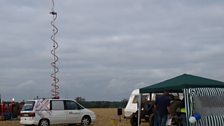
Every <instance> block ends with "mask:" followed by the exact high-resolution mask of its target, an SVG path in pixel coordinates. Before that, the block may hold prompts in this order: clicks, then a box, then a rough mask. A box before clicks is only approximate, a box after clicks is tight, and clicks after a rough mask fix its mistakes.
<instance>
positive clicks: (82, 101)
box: [75, 96, 86, 103]
mask: <svg viewBox="0 0 224 126" xmlns="http://www.w3.org/2000/svg"><path fill="white" fill-rule="evenodd" d="M75 100H76V101H77V102H79V103H84V102H85V101H86V99H85V98H83V97H80V96H78V97H76V98H75Z"/></svg>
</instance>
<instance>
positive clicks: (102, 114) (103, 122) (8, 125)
mask: <svg viewBox="0 0 224 126" xmlns="http://www.w3.org/2000/svg"><path fill="white" fill-rule="evenodd" d="M91 110H92V111H94V112H95V113H96V116H97V119H96V123H95V124H94V126H131V124H130V120H129V119H124V118H123V117H122V118H121V122H120V123H119V121H118V119H119V118H118V117H117V116H116V115H117V109H91ZM112 119H117V120H115V121H113V120H112ZM116 123H117V124H116ZM0 126H21V125H20V124H19V121H18V120H14V121H0ZM56 126H64V125H56ZM141 126H149V124H148V122H142V123H141Z"/></svg>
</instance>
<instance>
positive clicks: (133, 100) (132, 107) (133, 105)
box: [124, 89, 150, 118]
mask: <svg viewBox="0 0 224 126" xmlns="http://www.w3.org/2000/svg"><path fill="white" fill-rule="evenodd" d="M139 94H140V93H139V89H135V90H133V91H132V93H131V95H130V98H129V100H128V103H127V105H126V107H125V109H124V117H125V118H130V117H131V115H132V114H133V113H135V112H136V111H137V103H138V98H139ZM142 99H147V100H148V101H149V100H150V94H149V93H145V94H142Z"/></svg>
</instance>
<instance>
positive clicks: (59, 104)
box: [51, 100, 64, 110]
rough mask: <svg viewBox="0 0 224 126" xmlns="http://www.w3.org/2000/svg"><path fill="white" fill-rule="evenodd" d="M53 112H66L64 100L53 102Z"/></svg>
mask: <svg viewBox="0 0 224 126" xmlns="http://www.w3.org/2000/svg"><path fill="white" fill-rule="evenodd" d="M51 110H64V102H63V101H62V100H52V101H51Z"/></svg>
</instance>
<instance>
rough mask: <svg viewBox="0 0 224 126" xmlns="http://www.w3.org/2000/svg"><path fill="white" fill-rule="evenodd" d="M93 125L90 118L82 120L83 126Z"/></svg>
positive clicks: (86, 117) (85, 117)
mask: <svg viewBox="0 0 224 126" xmlns="http://www.w3.org/2000/svg"><path fill="white" fill-rule="evenodd" d="M90 123H91V119H90V117H88V116H84V117H83V118H82V126H89V125H90Z"/></svg>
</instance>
